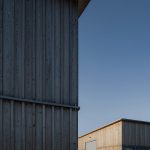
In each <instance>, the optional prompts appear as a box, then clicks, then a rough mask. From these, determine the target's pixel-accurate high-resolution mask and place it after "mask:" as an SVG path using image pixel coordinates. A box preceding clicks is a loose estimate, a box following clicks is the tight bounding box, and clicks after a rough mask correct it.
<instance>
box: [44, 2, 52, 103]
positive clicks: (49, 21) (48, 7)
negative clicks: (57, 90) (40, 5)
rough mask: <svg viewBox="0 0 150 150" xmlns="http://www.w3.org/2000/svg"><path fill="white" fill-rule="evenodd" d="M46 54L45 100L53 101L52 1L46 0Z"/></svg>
mask: <svg viewBox="0 0 150 150" xmlns="http://www.w3.org/2000/svg"><path fill="white" fill-rule="evenodd" d="M45 30H46V35H45V36H46V39H45V42H46V43H45V44H46V52H45V67H46V70H45V80H46V83H45V92H46V93H45V94H46V95H45V99H46V100H47V101H51V102H52V101H53V99H52V90H53V88H52V52H53V51H54V49H52V38H51V37H52V1H49V0H48V1H47V0H46V29H45Z"/></svg>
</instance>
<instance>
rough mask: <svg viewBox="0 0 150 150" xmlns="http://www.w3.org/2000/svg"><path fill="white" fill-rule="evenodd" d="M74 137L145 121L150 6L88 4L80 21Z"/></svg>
mask: <svg viewBox="0 0 150 150" xmlns="http://www.w3.org/2000/svg"><path fill="white" fill-rule="evenodd" d="M79 103H80V107H81V110H80V112H79V135H82V134H84V133H86V132H89V131H91V130H93V129H95V128H98V127H100V126H102V125H104V124H106V123H110V122H112V121H114V120H117V119H120V118H130V119H138V120H146V121H150V0H92V1H91V3H90V5H89V6H88V8H87V9H86V11H85V12H84V14H83V15H82V16H81V18H80V19H79Z"/></svg>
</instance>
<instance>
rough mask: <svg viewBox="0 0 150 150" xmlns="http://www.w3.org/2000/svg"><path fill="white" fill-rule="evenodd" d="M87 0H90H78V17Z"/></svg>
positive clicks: (87, 2)
mask: <svg viewBox="0 0 150 150" xmlns="http://www.w3.org/2000/svg"><path fill="white" fill-rule="evenodd" d="M89 2H90V0H79V4H78V8H79V12H78V16H79V17H80V16H81V15H82V13H83V11H84V10H85V8H86V7H87V5H88V4H89Z"/></svg>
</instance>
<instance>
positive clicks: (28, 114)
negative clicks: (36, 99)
mask: <svg viewBox="0 0 150 150" xmlns="http://www.w3.org/2000/svg"><path fill="white" fill-rule="evenodd" d="M25 107H26V109H25V124H26V125H25V144H26V145H25V148H26V150H32V149H33V116H32V113H33V106H32V105H31V104H26V106H25Z"/></svg>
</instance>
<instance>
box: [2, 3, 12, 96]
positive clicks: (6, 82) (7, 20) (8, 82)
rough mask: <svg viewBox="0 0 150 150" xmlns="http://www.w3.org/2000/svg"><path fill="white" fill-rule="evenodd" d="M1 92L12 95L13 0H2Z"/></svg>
mask: <svg viewBox="0 0 150 150" xmlns="http://www.w3.org/2000/svg"><path fill="white" fill-rule="evenodd" d="M3 2H4V3H3V94H4V95H9V96H13V95H14V90H13V89H14V0H4V1H3Z"/></svg>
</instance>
